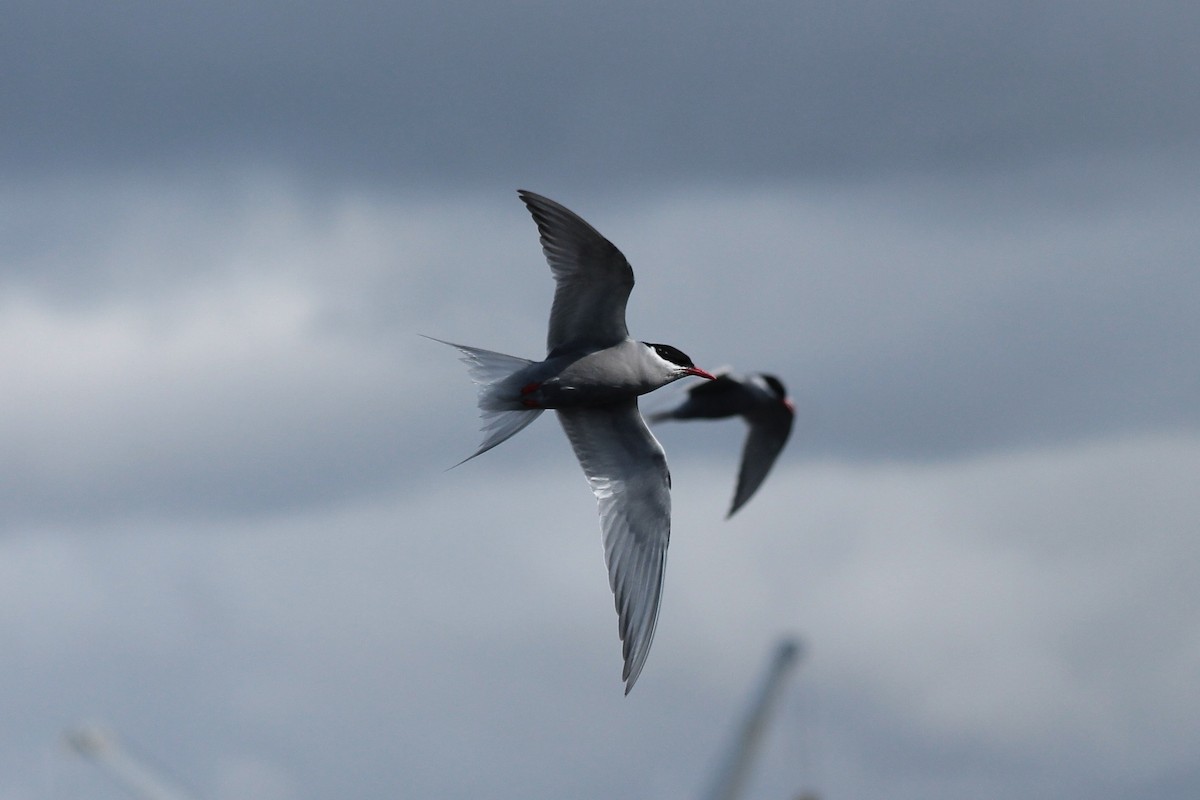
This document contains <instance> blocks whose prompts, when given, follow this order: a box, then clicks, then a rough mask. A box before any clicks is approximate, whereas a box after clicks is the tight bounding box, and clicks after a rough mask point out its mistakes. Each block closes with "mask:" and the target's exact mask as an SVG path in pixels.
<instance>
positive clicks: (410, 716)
mask: <svg viewBox="0 0 1200 800" xmlns="http://www.w3.org/2000/svg"><path fill="white" fill-rule="evenodd" d="M1197 448H1198V445H1197V441H1196V439H1195V437H1191V438H1189V439H1186V440H1183V439H1181V440H1177V441H1170V440H1167V439H1165V438H1156V439H1152V438H1142V439H1128V440H1123V441H1109V442H1102V443H1097V444H1095V445H1093V446H1091V447H1087V448H1063V449H1059V450H1056V451H1046V450H1039V451H1027V452H1022V453H1012V454H1008V455H1005V456H1003V457H999V458H988V459H981V460H974V461H968V462H960V463H955V464H947V465H937V466H927V467H915V466H913V465H911V464H900V463H894V464H891V465H888V466H876V467H866V468H864V467H857V466H850V465H845V464H840V465H839V464H832V463H814V464H810V465H807V466H804V467H801V468H787V469H785V470H784V472H783V473H782V474H780V475H779V476H777V477H778V478H779V479H780V480H781V482H782V484H786V485H788V486H790V487H792V488H791V489H790V490H788V491H771V489H772V487H770V486H768V487H766V489H764V492H765V494H763V495H762V496H761V497H756V498H755V502H754V504H752V505H751V506H748V507H747V508H746V509H745V513H746V514H747V516H746V518H745V519H744V520H739V521H738V522H737V523H735V524H731V525H724V524H716V523H715V522H714V520H717V519H719V518H720V516H721V511H722V510H723V508H724V504H725V499H726V498H725V492H724V490H725V489H726V488H727V486H726V479H727V476H726V475H724V474H721V473H720V471H719V470H714V469H710V468H707V467H703V466H698V465H692V467H690V468H684V469H681V470H677V474H676V502H677V516H676V524H675V533H676V535H675V537H674V539H673V542H672V564H671V568H670V573H669V581H668V594H667V597H666V605H665V606H664V612H663V613H664V616H663V618H662V620H661V624H660V630H659V634H658V640H657V642H656V644H655V652H654V653H653V654H652V656H651V663H650V665H649V666H648V671H647V674H646V675H645V676H644V677H645V679H646V683H645V684H644V685H642V684H639V686H638V689H639V690H644V691H642V692H641V694H640V695H635V696H631V698H628V702H622V701H623V700H626V698H621V697H620V696H619V693H620V682H619V680H618V676H619V655H618V653H617V647H618V644H617V639H616V630H615V622H614V619H613V616H614V615H613V611H612V607H611V597H610V595H609V591H608V586H607V584H606V580H605V576H604V571H603V567H602V559H601V549H600V546H599V541H598V533H597V531H596V529H595V518H594V508H593V507H592V505H593V504H592V503H591V501H590V497H589V496H588V491H587V488H586V486H585V485H584V483H583V481H582V480H581V479H578V477H577V476H575V475H573V474H572V475H568V474H567V470H566V467H567V466H568V465H569V464H570V455H569V454H568V453H563V454H562V455H563V458H562V459H558V460H550V461H548V462H547V463H546V464H544V465H543V466H540V467H537V468H533V469H530V470H528V471H526V473H525V474H519V475H518V474H512V473H511V472H510V473H509V474H508V475H496V476H489V477H488V479H486V480H482V479H480V476H479V475H477V474H471V473H465V472H461V473H458V474H456V475H454V476H452V479H450V480H447V481H446V482H445V485H443V486H441V487H438V488H435V489H431V490H429V491H426V492H424V493H423V494H422V495H421V496H419V497H414V498H404V499H395V498H389V499H380V498H376V499H375V500H373V501H370V502H361V501H360V502H356V503H353V504H339V505H337V507H334V506H333V505H329V506H326V507H324V508H322V509H320V510H318V511H316V512H310V511H306V512H304V513H288V514H282V515H257V516H254V517H247V518H245V519H241V520H236V521H232V522H231V521H200V522H197V523H193V524H186V525H184V524H178V523H175V524H171V525H162V524H160V523H155V522H147V521H137V520H128V521H127V522H126V524H123V525H107V526H105V530H104V531H103V532H104V533H105V534H106V535H103V536H96V535H78V534H79V533H83V532H85V531H88V527H89V526H87V525H84V524H81V525H78V526H76V527H75V528H74V530H75V531H76V533H75V534H73V535H41V536H36V537H12V536H9V537H3V538H0V550H2V551H3V554H4V558H3V559H2V560H0V577H2V578H3V579H4V580H3V581H2V582H0V599H3V600H4V601H5V602H4V603H2V604H0V622H2V623H3V625H4V628H5V630H6V631H7V632H8V635H9V648H8V653H9V658H7V659H5V660H4V662H3V663H2V664H0V677H2V678H3V680H4V683H5V685H6V686H9V687H10V689H11V690H12V695H11V702H10V704H9V708H8V711H7V712H6V719H8V720H9V723H10V724H9V725H7V726H5V728H4V729H3V730H2V731H0V752H3V753H5V754H6V755H5V756H4V757H3V758H4V760H3V761H2V762H0V763H4V766H5V767H6V770H5V775H6V779H7V780H8V781H10V782H11V785H12V786H14V787H15V789H14V791H16V792H18V793H17V795H16V796H28V795H29V792H30V791H32V789H30V788H29V787H30V786H31V785H34V784H35V783H36V780H35V777H34V776H35V771H36V770H37V769H47V768H49V769H52V770H59V769H62V767H61V766H60V765H56V764H55V762H53V761H52V762H51V766H50V767H47V766H46V761H45V760H39V759H37V758H31V757H29V756H30V747H31V745H30V742H31V740H36V739H39V738H40V739H41V740H43V741H50V740H53V739H54V738H55V737H56V736H57V734H58V732H59V730H58V729H56V728H55V725H56V724H62V725H66V724H72V723H74V722H76V721H77V719H78V715H80V714H87V715H90V716H93V717H99V718H103V719H106V720H107V721H109V722H110V723H112V724H113V725H114V726H115V727H117V729H118V730H121V731H123V732H124V733H125V734H126V735H127V736H128V738H129V739H130V741H131V743H132V744H134V745H136V746H138V747H139V749H140V752H142V753H143V754H144V755H146V756H148V757H150V758H152V759H153V760H154V762H155V763H157V764H160V765H164V766H168V767H170V769H171V771H172V774H173V775H175V776H177V777H178V778H179V779H180V780H181V782H182V783H183V784H184V785H185V786H188V787H194V788H195V789H196V791H197V794H201V795H202V796H207V795H206V793H205V792H204V789H205V788H207V787H209V786H211V785H212V784H211V781H212V780H213V778H212V777H211V776H212V775H213V774H214V772H215V771H216V769H217V767H218V765H221V764H224V763H227V762H228V761H229V760H230V759H234V758H238V757H240V758H246V757H253V758H255V759H257V760H259V761H261V762H262V763H264V764H266V765H268V767H269V771H270V772H272V773H274V774H277V775H279V776H281V777H280V780H281V782H282V783H284V784H285V785H287V786H290V787H292V794H290V796H294V797H300V798H307V797H327V796H332V795H336V794H338V793H339V792H341V793H345V792H346V791H348V790H353V793H354V795H355V796H356V797H363V798H373V797H394V796H395V795H396V792H397V791H398V787H399V788H401V789H407V790H409V791H411V792H412V793H414V794H421V795H423V796H428V795H432V794H437V795H439V796H445V797H472V796H478V795H479V794H480V793H489V794H493V795H498V796H501V797H510V796H511V797H535V798H536V797H562V796H566V795H570V796H579V797H607V796H613V795H614V794H625V795H631V796H635V797H659V796H665V797H673V798H684V797H693V796H696V794H698V792H699V789H700V788H701V787H702V786H703V782H704V779H705V777H706V776H707V774H708V768H709V767H710V766H711V764H712V761H713V756H714V754H715V753H716V752H718V750H719V748H720V747H722V746H723V745H724V743H725V741H726V740H727V738H728V732H729V726H728V723H730V722H731V721H732V720H733V719H734V718H735V716H736V711H737V709H738V708H739V707H740V704H741V703H742V702H744V698H745V697H746V695H747V693H748V690H749V686H750V684H751V683H752V681H753V680H754V679H756V678H757V675H758V672H759V670H760V668H761V663H762V660H763V658H764V657H765V655H766V652H767V650H768V648H769V646H770V644H771V642H772V641H773V639H774V637H775V636H777V635H779V634H780V633H784V632H796V633H799V634H800V635H801V636H803V637H804V638H805V640H806V643H807V645H808V650H807V653H806V657H805V660H804V661H803V663H802V664H801V665H800V667H799V670H798V672H797V675H796V677H795V680H794V681H793V682H792V684H791V685H790V686H789V689H788V694H787V696H788V700H787V702H786V703H785V704H784V707H783V709H782V710H781V711H782V713H781V714H780V715H779V716H778V717H777V718H776V721H775V723H774V725H773V726H772V729H771V731H770V732H769V735H768V741H769V742H771V746H770V747H769V748H768V749H767V750H766V751H765V752H764V754H763V759H762V760H761V761H760V762H759V765H758V767H757V769H756V776H757V778H756V785H757V786H760V787H762V790H763V791H764V793H767V794H770V795H771V796H781V795H782V796H786V795H787V794H789V793H794V792H795V791H796V790H798V789H800V788H812V789H816V790H819V791H820V792H821V793H822V794H824V795H830V796H832V795H838V796H850V795H859V796H883V795H886V796H890V797H901V798H906V797H914V798H915V797H947V798H949V797H961V796H963V793H964V792H965V791H967V790H973V791H972V792H971V793H972V794H973V796H981V797H1008V796H1011V795H1012V793H1013V792H1014V791H1017V790H1021V791H1027V792H1032V793H1035V794H1040V795H1044V796H1067V797H1097V796H1098V797H1103V798H1120V797H1123V796H1130V795H1131V794H1136V790H1143V791H1145V790H1147V789H1148V788H1150V787H1156V788H1163V789H1165V790H1167V791H1170V790H1171V788H1172V785H1174V786H1175V787H1176V791H1175V793H1174V794H1167V795H1165V796H1168V797H1172V798H1174V797H1180V798H1182V797H1188V796H1191V795H1194V792H1195V786H1194V785H1192V784H1190V783H1188V779H1189V778H1188V776H1189V770H1190V764H1191V763H1192V760H1193V754H1194V752H1195V746H1196V743H1197V736H1198V734H1200V731H1198V730H1197V726H1196V723H1195V720H1196V718H1197V712H1198V711H1200V709H1197V708H1196V698H1195V696H1194V692H1192V691H1190V689H1191V684H1192V682H1193V680H1192V678H1193V669H1192V667H1193V664H1192V657H1191V656H1192V654H1191V650H1190V642H1192V641H1193V640H1194V638H1195V627H1196V623H1195V620H1194V618H1193V616H1191V615H1189V614H1188V613H1187V609H1188V608H1189V607H1190V604H1189V597H1190V595H1191V594H1192V593H1193V592H1194V587H1193V585H1192V583H1190V582H1188V581H1187V580H1185V579H1182V578H1183V576H1185V574H1186V565H1187V564H1190V563H1194V560H1195V559H1194V557H1193V556H1194V555H1195V550H1196V542H1195V541H1194V537H1189V536H1188V534H1189V532H1190V525H1191V521H1192V520H1193V519H1194V518H1195V512H1196V508H1195V505H1196V501H1195V498H1194V492H1192V491H1191V487H1190V484H1189V483H1188V481H1187V479H1186V476H1188V475H1192V474H1195V470H1196V469H1197V468H1198V465H1197V458H1198V456H1200V450H1198V449H1197ZM1131 471H1132V472H1133V473H1136V474H1137V475H1139V476H1141V479H1140V482H1137V483H1132V482H1130V481H1128V480H1126V478H1127V477H1128V475H1129V474H1130V473H1131ZM775 488H776V489H779V488H781V487H780V486H777V487H775ZM567 497H573V498H575V501H577V502H575V501H573V502H565V501H564V498H567ZM468 498H469V502H467V500H468ZM549 506H554V507H556V508H558V509H561V513H560V514H558V515H557V516H556V517H555V518H553V519H548V518H546V517H545V516H539V515H530V514H529V513H528V512H529V510H530V509H531V508H541V507H549ZM1147 508H1157V509H1160V510H1161V512H1162V513H1160V514H1159V515H1158V516H1157V517H1156V519H1155V525H1154V526H1153V527H1152V528H1149V527H1143V526H1142V525H1141V522H1142V517H1143V512H1144V510H1145V509H1147ZM1131 531H1132V532H1131ZM1130 598H1133V599H1135V600H1136V602H1133V603H1130V602H1129V600H1130ZM1148 623H1149V625H1148ZM464 753H470V757H469V758H466V757H464ZM64 758H65V757H64ZM1081 775H1084V776H1088V777H1086V778H1081V777H1080V776H1081ZM79 777H82V776H79ZM92 777H93V779H94V780H95V781H96V782H97V783H100V781H99V776H98V775H94V774H93V776H92ZM78 785H80V786H88V785H89V784H86V783H80V784H78ZM22 792H23V793H22Z"/></svg>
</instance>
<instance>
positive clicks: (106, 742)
mask: <svg viewBox="0 0 1200 800" xmlns="http://www.w3.org/2000/svg"><path fill="white" fill-rule="evenodd" d="M66 740H67V745H68V746H69V747H70V748H71V749H72V750H74V751H75V752H76V753H78V754H79V755H81V756H83V757H84V758H87V759H90V760H92V761H94V762H96V764H98V765H99V766H100V767H101V768H103V769H104V770H105V771H106V772H108V773H109V774H110V775H112V777H113V778H115V779H116V781H117V782H118V783H120V784H121V786H123V787H124V788H125V790H126V791H128V792H129V793H130V794H131V795H133V796H134V797H137V798H139V800H192V799H191V798H190V797H189V796H188V795H186V794H184V793H182V792H180V791H179V790H177V789H174V788H172V787H171V786H170V785H168V784H167V783H165V782H164V781H163V780H162V779H161V778H159V777H158V776H157V775H156V774H155V773H154V771H153V770H151V769H150V768H149V767H147V766H145V765H144V764H142V763H141V762H140V761H138V760H137V759H135V758H134V757H133V756H131V755H129V753H127V752H125V750H124V748H122V747H121V746H120V744H119V743H118V742H117V737H116V734H114V733H112V732H111V731H108V730H105V729H104V728H102V727H100V726H98V725H82V726H80V727H78V728H75V729H74V730H70V731H67V733H66Z"/></svg>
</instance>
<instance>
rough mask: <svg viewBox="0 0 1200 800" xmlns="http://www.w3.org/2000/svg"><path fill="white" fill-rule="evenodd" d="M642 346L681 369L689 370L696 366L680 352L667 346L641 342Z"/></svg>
mask: <svg viewBox="0 0 1200 800" xmlns="http://www.w3.org/2000/svg"><path fill="white" fill-rule="evenodd" d="M642 344H644V345H646V347H649V348H652V349H653V350H654V352H656V353H658V355H659V357H660V358H663V359H665V360H667V361H670V362H671V363H672V364H678V365H679V366H681V367H688V368H689V369H690V368H692V367H695V366H696V365H695V364H693V363H692V360H691V359H690V358H688V357H687V356H686V355H685V354H684V353H683V352H682V351H681V350H679V349H678V348H675V347H671V345H669V344H654V343H653V342H642Z"/></svg>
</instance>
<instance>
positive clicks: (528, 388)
mask: <svg viewBox="0 0 1200 800" xmlns="http://www.w3.org/2000/svg"><path fill="white" fill-rule="evenodd" d="M541 385H542V384H541V383H527V384H525V385H524V386H522V387H521V405H523V406H525V407H526V408H541V406H539V405H538V403H537V401H536V400H534V399H533V398H532V397H527V396H526V395H531V394H533V393H534V392H536V391H537V390H538V389H539V388H540V387H541Z"/></svg>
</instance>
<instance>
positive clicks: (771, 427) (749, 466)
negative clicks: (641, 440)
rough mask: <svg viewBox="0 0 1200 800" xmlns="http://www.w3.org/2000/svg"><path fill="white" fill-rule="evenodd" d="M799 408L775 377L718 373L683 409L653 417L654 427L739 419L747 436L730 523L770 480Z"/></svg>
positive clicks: (694, 390) (697, 389) (693, 390)
mask: <svg viewBox="0 0 1200 800" xmlns="http://www.w3.org/2000/svg"><path fill="white" fill-rule="evenodd" d="M795 416H796V409H795V406H794V405H793V404H792V401H791V399H790V398H789V397H788V396H787V389H785V388H784V386H783V383H782V382H781V381H780V380H779V379H778V378H776V377H775V376H774V375H768V374H766V373H757V372H756V373H751V374H749V375H747V376H746V377H744V378H743V377H739V376H737V375H734V374H732V373H730V372H725V371H720V372H718V373H717V375H716V380H713V381H711V382H709V383H703V384H700V385H698V386H693V387H692V388H691V389H690V390H689V391H688V396H687V399H686V400H684V401H683V403H682V404H680V405H679V406H677V407H675V408H673V409H671V410H669V411H660V412H658V413H656V414H652V415H651V416H650V421H651V422H655V423H657V422H662V421H665V420H670V419H682V420H686V419H724V418H726V417H741V418H742V419H744V420H746V424H747V425H748V426H749V431H748V432H747V433H746V442H745V444H744V445H743V447H742V463H741V466H740V467H739V468H738V480H737V489H736V491H735V492H734V496H733V504H732V506H731V507H730V509H729V513H728V514H727V515H726V518H727V519H728V518H729V517H732V516H733V515H734V514H735V513H736V512H737V510H738V509H739V508H741V507H742V506H744V505H745V504H746V501H748V500H749V499H750V498H751V497H753V496H754V493H755V492H756V491H758V487H759V486H761V485H762V483H763V481H764V480H766V478H767V473H768V472H770V471H771V466H772V465H773V464H774V463H775V459H776V458H778V457H779V453H780V452H781V451H782V450H783V446H784V445H785V444H786V443H787V440H788V436H790V435H791V432H792V421H793V419H794V418H795Z"/></svg>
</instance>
